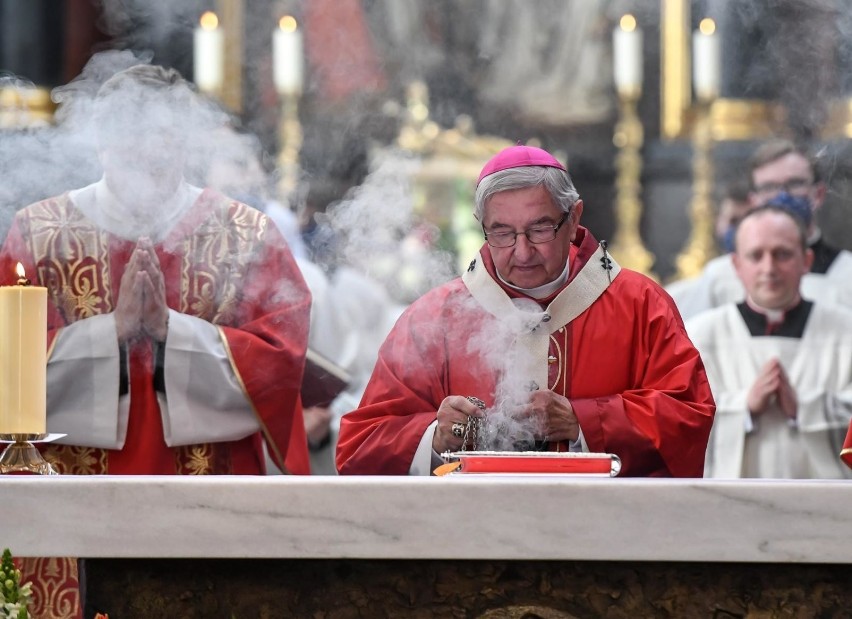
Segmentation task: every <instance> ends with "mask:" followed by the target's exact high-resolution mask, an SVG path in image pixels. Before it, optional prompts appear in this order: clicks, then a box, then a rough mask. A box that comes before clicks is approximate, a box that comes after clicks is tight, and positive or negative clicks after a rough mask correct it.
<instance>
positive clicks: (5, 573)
mask: <svg viewBox="0 0 852 619" xmlns="http://www.w3.org/2000/svg"><path fill="white" fill-rule="evenodd" d="M31 591H32V585H31V583H26V584H24V585H21V570H19V569H17V568H16V567H15V563H14V562H13V561H12V553H11V551H10V550H9V549H8V548H6V549H5V550H3V559H2V560H0V617H3V618H8V619H28V617H29V613H27V606H29V603H30V598H31Z"/></svg>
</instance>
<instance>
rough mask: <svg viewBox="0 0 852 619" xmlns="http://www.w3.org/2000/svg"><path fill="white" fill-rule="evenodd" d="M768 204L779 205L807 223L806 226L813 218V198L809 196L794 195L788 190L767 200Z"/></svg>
mask: <svg viewBox="0 0 852 619" xmlns="http://www.w3.org/2000/svg"><path fill="white" fill-rule="evenodd" d="M766 205H767V206H777V207H779V208H783V209H784V210H786V211H789V212H791V213H792V214H793V215H795V216H796V217H798V218H799V219H800V220H801V221H802V223H803V224H805V227H808V226H810V225H811V221H812V220H813V216H814V214H813V208H812V205H811V200H810V198H808V197H807V196H793V195H790V194H789V193H787V192H786V191H782V192H781V193H779V194H778V195H776V196H775V197H773V198H771V199H769V200H767V201H766Z"/></svg>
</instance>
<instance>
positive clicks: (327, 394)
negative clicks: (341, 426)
mask: <svg viewBox="0 0 852 619" xmlns="http://www.w3.org/2000/svg"><path fill="white" fill-rule="evenodd" d="M351 380H352V378H351V377H350V376H349V373H348V372H347V371H346V370H344V369H343V368H342V367H340V366H339V365H337V364H336V363H334V362H333V361H331V360H330V359H329V358H328V357H324V356H322V355H321V354H319V353H318V352H317V351H315V350H313V349H311V348H308V351H307V353H306V354H305V374H304V376H303V377H302V392H301V393H302V406H304V407H305V408H308V407H311V406H328V405H329V404H331V401H332V400H334V398H336V397H337V395H338V394H339V393H340V392H341V391H343V390H344V389H346V386H347V385H348V384H349V382H350V381H351Z"/></svg>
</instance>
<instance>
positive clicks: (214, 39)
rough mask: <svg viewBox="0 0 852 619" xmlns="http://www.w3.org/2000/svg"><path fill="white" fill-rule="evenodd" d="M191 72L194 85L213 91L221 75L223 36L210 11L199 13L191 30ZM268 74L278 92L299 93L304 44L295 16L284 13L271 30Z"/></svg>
mask: <svg viewBox="0 0 852 619" xmlns="http://www.w3.org/2000/svg"><path fill="white" fill-rule="evenodd" d="M193 72H194V77H195V83H196V85H197V86H198V88H199V89H200V90H201V91H203V92H207V93H217V92H219V90H221V88H222V84H223V82H224V75H225V37H224V32H223V31H222V28H221V27H220V26H219V18H218V17H217V16H216V14H215V13H213V12H212V11H207V12H206V13H204V14H203V15H202V16H201V19H200V21H199V25H198V27H196V28H195V31H194V33H193ZM272 75H273V81H274V83H275V88H276V90H277V91H278V92H279V93H280V94H282V95H299V94H301V93H302V88H303V85H304V44H303V42H302V32H301V30H299V27H298V24H297V22H296V19H295V18H294V17H292V16H290V15H285V16H284V17H282V18H281V19H280V20H279V22H278V28H276V29H275V31H274V32H273V33H272Z"/></svg>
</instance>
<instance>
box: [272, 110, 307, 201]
mask: <svg viewBox="0 0 852 619" xmlns="http://www.w3.org/2000/svg"><path fill="white" fill-rule="evenodd" d="M280 96H281V120H280V123H279V134H278V135H279V151H278V168H279V173H280V177H279V180H278V195H279V197H280V198H281V199H282V201H286V200H287V197H288V196H289V195H290V194H291V193H292V192H293V190H295V189H296V187H297V185H298V183H299V151H300V150H301V149H302V125H301V123H300V122H299V96H298V95H296V94H281V95H280Z"/></svg>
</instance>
